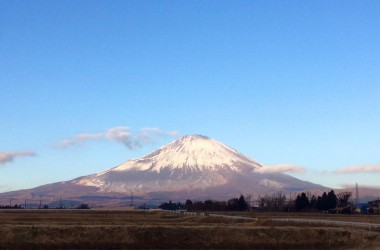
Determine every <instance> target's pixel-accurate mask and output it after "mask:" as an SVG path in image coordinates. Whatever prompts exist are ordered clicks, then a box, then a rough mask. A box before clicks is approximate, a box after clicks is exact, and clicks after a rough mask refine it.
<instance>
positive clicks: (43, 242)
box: [0, 210, 380, 249]
mask: <svg viewBox="0 0 380 250" xmlns="http://www.w3.org/2000/svg"><path fill="white" fill-rule="evenodd" d="M239 215H241V214H239ZM251 215H252V214H251ZM262 218H264V217H262ZM309 218H310V217H309ZM378 242H380V233H379V232H373V231H369V230H364V229H358V228H352V227H348V228H342V227H320V226H313V227H308V226H305V225H280V226H276V225H274V224H270V223H268V222H265V220H264V219H262V220H259V221H258V222H252V221H233V220H226V219H222V218H211V217H190V216H182V215H175V214H164V213H159V212H153V213H151V212H134V211H95V210H88V211H74V212H70V211H59V212H53V211H49V212H46V211H37V212H27V211H22V212H19V211H18V212H5V213H0V248H1V249H130V248H133V249H168V248H171V249H183V248H191V249H194V248H198V249H204V248H213V249H215V248H219V249H220V248H222V249H268V248H269V249H376V247H378V248H377V249H380V248H379V243H378Z"/></svg>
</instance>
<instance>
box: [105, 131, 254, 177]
mask: <svg viewBox="0 0 380 250" xmlns="http://www.w3.org/2000/svg"><path fill="white" fill-rule="evenodd" d="M242 165H244V166H247V165H248V166H251V167H252V168H256V167H260V164H259V163H257V162H255V161H253V160H251V159H249V158H247V157H245V156H244V155H242V154H240V153H239V152H238V151H236V150H235V149H233V148H230V147H228V146H226V145H224V144H222V143H220V142H218V141H216V140H214V139H211V138H209V137H206V136H202V135H188V136H184V137H182V138H180V139H178V140H176V141H174V142H172V143H170V144H168V145H165V146H162V147H161V148H159V149H157V150H155V151H154V152H152V153H150V154H148V155H146V156H145V157H143V158H140V159H133V160H129V161H128V162H126V163H124V164H122V165H120V166H118V167H116V168H113V169H112V171H125V170H131V169H136V170H142V171H143V170H150V171H157V172H160V171H161V170H162V169H163V168H170V169H181V168H186V169H188V170H193V171H210V170H211V171H212V170H218V168H220V167H227V168H229V169H230V170H232V171H236V172H240V171H241V169H240V166H242Z"/></svg>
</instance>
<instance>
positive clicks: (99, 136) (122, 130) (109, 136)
mask: <svg viewBox="0 0 380 250" xmlns="http://www.w3.org/2000/svg"><path fill="white" fill-rule="evenodd" d="M179 134H180V133H179V132H178V131H163V130H161V129H159V128H142V129H140V132H138V133H134V132H133V131H132V129H131V128H130V127H127V126H118V127H114V128H110V129H108V130H106V131H105V132H102V133H82V134H79V135H76V136H74V137H72V138H69V139H65V140H62V141H60V142H58V143H57V144H56V147H59V148H68V147H72V146H83V145H84V144H85V143H86V142H88V141H94V140H109V141H113V142H119V143H122V144H124V145H125V146H126V147H127V148H128V149H130V150H132V149H135V148H139V147H142V146H143V145H146V144H154V143H155V142H156V140H157V139H158V138H162V137H178V136H179Z"/></svg>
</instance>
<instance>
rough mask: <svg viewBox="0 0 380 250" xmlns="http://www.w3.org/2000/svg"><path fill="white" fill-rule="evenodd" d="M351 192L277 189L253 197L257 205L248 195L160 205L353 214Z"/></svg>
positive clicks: (198, 208) (167, 208) (208, 209)
mask: <svg viewBox="0 0 380 250" xmlns="http://www.w3.org/2000/svg"><path fill="white" fill-rule="evenodd" d="M351 195H352V193H351V192H342V193H338V194H335V191H334V190H331V191H329V192H327V193H326V192H324V193H323V194H322V195H320V196H316V195H311V194H310V193H309V192H302V193H299V194H297V195H296V196H295V198H294V199H292V197H291V196H290V197H286V196H285V195H284V194H283V193H281V192H279V193H276V194H273V195H265V196H260V197H258V199H257V200H256V204H257V205H256V206H252V204H250V203H251V196H250V195H247V196H246V197H247V198H246V197H244V196H243V195H240V197H239V198H232V199H229V200H228V201H215V200H211V199H210V200H205V201H192V200H186V202H185V203H181V202H177V203H173V202H172V201H169V202H163V203H162V204H161V205H160V206H159V208H161V209H164V210H178V209H186V210H188V211H245V210H251V209H255V210H258V211H286V212H295V211H297V212H300V211H323V212H339V213H353V212H354V209H355V208H354V206H353V204H352V203H351V202H350V198H351Z"/></svg>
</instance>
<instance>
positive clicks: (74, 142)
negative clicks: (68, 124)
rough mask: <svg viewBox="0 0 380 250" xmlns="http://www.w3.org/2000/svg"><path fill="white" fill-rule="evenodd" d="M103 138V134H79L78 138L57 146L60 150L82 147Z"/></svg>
mask: <svg viewBox="0 0 380 250" xmlns="http://www.w3.org/2000/svg"><path fill="white" fill-rule="evenodd" d="M102 137H103V134H101V133H97V134H90V133H83V134H79V135H77V136H74V137H73V138H70V139H66V140H63V141H60V142H58V143H57V144H56V146H57V147H59V148H67V147H71V146H81V145H83V144H85V143H86V142H87V141H90V140H99V139H101V138H102Z"/></svg>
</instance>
